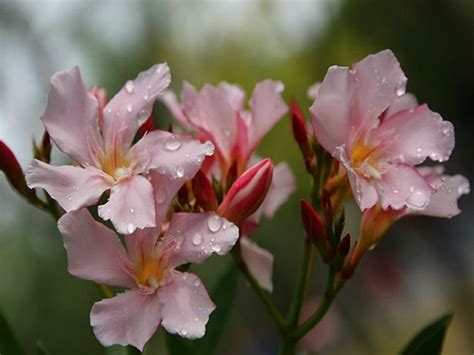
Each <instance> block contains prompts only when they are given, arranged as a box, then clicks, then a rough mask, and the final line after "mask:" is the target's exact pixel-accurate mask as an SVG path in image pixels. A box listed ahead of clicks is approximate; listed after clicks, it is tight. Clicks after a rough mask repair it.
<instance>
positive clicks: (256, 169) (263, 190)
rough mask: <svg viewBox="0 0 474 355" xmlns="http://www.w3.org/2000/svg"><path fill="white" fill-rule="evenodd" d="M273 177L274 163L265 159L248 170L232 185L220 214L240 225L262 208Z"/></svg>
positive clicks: (220, 208)
mask: <svg viewBox="0 0 474 355" xmlns="http://www.w3.org/2000/svg"><path fill="white" fill-rule="evenodd" d="M272 177H273V162H272V160H271V159H265V160H262V161H261V162H259V163H257V164H256V165H254V166H253V167H251V168H249V169H247V171H245V172H244V173H243V174H242V175H241V176H239V177H238V178H237V180H236V181H235V182H234V183H233V184H232V186H231V187H230V189H229V191H228V192H227V194H226V196H225V198H224V201H222V203H221V205H220V206H219V208H218V210H217V211H218V213H219V214H220V215H221V216H223V217H225V218H227V219H228V220H229V221H231V222H233V223H235V224H237V225H239V224H240V223H241V222H243V221H244V220H245V219H246V218H247V217H248V216H250V215H251V214H252V213H254V212H255V211H256V210H257V208H259V207H260V205H261V204H262V202H263V200H264V199H265V197H266V196H267V191H268V189H269V188H270V185H271V183H272Z"/></svg>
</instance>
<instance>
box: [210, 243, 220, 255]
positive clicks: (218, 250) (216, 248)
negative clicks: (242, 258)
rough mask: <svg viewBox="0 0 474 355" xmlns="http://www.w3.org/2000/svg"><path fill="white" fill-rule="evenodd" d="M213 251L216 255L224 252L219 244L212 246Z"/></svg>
mask: <svg viewBox="0 0 474 355" xmlns="http://www.w3.org/2000/svg"><path fill="white" fill-rule="evenodd" d="M212 250H214V251H215V252H216V253H220V252H221V251H222V247H221V245H220V244H219V243H216V244H214V245H213V246H212Z"/></svg>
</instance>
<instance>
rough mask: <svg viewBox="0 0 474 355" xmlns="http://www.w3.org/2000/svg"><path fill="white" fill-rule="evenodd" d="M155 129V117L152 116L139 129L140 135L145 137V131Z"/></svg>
mask: <svg viewBox="0 0 474 355" xmlns="http://www.w3.org/2000/svg"><path fill="white" fill-rule="evenodd" d="M154 130H155V123H154V122H153V117H152V116H150V117H148V118H147V120H146V121H145V122H144V123H143V124H142V125H141V126H140V128H139V129H138V137H143V135H144V134H145V133H147V132H151V131H154Z"/></svg>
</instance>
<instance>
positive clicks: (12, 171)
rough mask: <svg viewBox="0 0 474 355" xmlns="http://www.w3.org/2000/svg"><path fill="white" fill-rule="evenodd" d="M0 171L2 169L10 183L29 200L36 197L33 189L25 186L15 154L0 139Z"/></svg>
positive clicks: (23, 176)
mask: <svg viewBox="0 0 474 355" xmlns="http://www.w3.org/2000/svg"><path fill="white" fill-rule="evenodd" d="M0 171H3V173H4V174H5V176H6V178H7V180H8V182H9V183H10V185H11V186H12V187H13V188H14V189H15V190H16V191H18V192H19V193H20V194H21V195H23V196H25V197H26V198H27V199H29V200H35V199H36V195H35V193H34V190H30V189H29V188H28V186H26V183H25V175H24V174H23V170H21V166H20V164H19V163H18V160H17V159H16V157H15V154H13V152H12V151H11V149H10V148H9V147H8V146H7V145H6V144H5V143H3V141H0Z"/></svg>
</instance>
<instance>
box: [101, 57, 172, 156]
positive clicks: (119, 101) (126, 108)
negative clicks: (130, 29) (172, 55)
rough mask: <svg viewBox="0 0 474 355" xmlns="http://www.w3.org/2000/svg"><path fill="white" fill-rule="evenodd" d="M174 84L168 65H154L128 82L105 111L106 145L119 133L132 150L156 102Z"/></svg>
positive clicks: (124, 143) (126, 145) (111, 142)
mask: <svg viewBox="0 0 474 355" xmlns="http://www.w3.org/2000/svg"><path fill="white" fill-rule="evenodd" d="M170 82H171V75H170V70H169V68H168V65H167V64H165V63H163V64H155V65H153V66H152V67H151V68H150V69H148V70H146V71H143V72H141V73H140V74H138V76H137V77H136V79H135V80H133V81H131V80H129V81H127V82H126V83H125V85H124V86H123V87H122V89H121V90H120V91H119V92H118V93H117V94H116V95H115V96H114V97H113V98H112V99H111V100H110V101H109V103H108V104H107V106H106V107H105V109H104V122H103V132H104V137H105V142H106V145H109V146H110V145H112V144H113V143H114V140H115V138H116V136H117V134H118V133H119V132H121V134H122V135H123V141H122V142H121V143H122V144H123V145H124V146H125V147H128V146H130V144H131V142H132V140H133V138H134V136H135V133H136V132H137V129H138V127H140V125H141V124H143V123H144V122H145V121H146V120H147V119H148V117H150V114H151V111H152V109H153V104H154V103H155V100H156V99H157V98H158V96H160V95H161V94H163V92H164V91H165V89H166V88H167V87H168V86H169V84H170Z"/></svg>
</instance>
